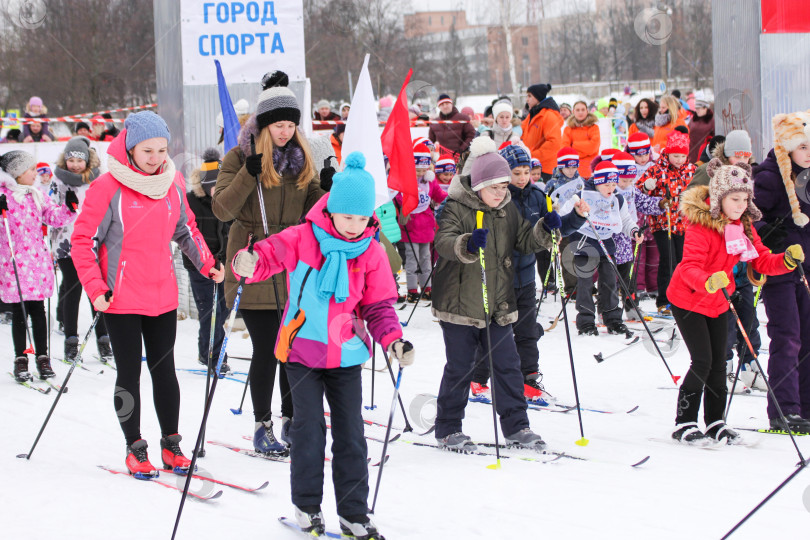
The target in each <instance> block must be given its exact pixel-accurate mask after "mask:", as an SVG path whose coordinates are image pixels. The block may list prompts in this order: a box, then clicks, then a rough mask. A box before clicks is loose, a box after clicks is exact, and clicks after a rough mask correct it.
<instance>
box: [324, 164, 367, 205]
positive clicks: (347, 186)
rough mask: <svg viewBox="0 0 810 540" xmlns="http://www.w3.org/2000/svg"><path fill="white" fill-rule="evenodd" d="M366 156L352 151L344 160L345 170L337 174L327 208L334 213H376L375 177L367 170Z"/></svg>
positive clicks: (333, 180)
mask: <svg viewBox="0 0 810 540" xmlns="http://www.w3.org/2000/svg"><path fill="white" fill-rule="evenodd" d="M365 166H366V158H365V156H363V154H362V153H361V152H352V153H351V154H349V156H348V157H347V158H346V161H344V162H343V171H341V172H339V173H337V174H335V176H334V178H333V179H332V182H333V183H332V189H331V190H330V191H329V199H328V200H327V201H326V209H327V210H329V212H330V213H332V214H352V215H357V216H368V217H371V215H372V214H373V213H374V200H375V195H374V178H372V177H371V175H370V174H369V173H368V172H366V170H365V168H364V167H365Z"/></svg>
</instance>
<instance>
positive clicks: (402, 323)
mask: <svg viewBox="0 0 810 540" xmlns="http://www.w3.org/2000/svg"><path fill="white" fill-rule="evenodd" d="M399 324H401V325H402V327H403V328H404V327H406V326H408V323H406V322H401V323H399Z"/></svg>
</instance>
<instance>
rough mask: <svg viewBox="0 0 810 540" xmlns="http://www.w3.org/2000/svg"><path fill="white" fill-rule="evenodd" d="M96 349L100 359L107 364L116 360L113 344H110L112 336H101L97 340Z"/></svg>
mask: <svg viewBox="0 0 810 540" xmlns="http://www.w3.org/2000/svg"><path fill="white" fill-rule="evenodd" d="M96 349H98V359H99V360H101V361H102V362H103V363H105V364H110V363H112V361H113V360H114V358H113V351H112V345H110V336H101V337H100V338H98V339H97V340H96Z"/></svg>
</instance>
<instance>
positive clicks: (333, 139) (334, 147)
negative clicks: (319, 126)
mask: <svg viewBox="0 0 810 540" xmlns="http://www.w3.org/2000/svg"><path fill="white" fill-rule="evenodd" d="M329 140H330V141H331V142H332V150H333V151H334V152H335V158H336V159H337V162H338V163H341V161H340V149H341V145H342V144H343V143H341V142H340V141H339V140H338V138H337V137H335V135H334V134H332V135H329Z"/></svg>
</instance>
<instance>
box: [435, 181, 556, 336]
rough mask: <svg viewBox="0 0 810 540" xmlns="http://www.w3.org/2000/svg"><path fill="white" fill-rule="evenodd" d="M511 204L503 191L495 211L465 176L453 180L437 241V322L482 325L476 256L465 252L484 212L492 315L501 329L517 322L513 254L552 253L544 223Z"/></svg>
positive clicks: (480, 326) (440, 220)
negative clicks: (533, 221)
mask: <svg viewBox="0 0 810 540" xmlns="http://www.w3.org/2000/svg"><path fill="white" fill-rule="evenodd" d="M511 200H512V198H511V195H509V192H508V191H507V195H506V197H504V199H503V201H501V203H500V204H499V205H498V206H497V208H490V207H489V206H487V205H486V204H484V202H483V201H482V200H481V199H480V198H479V197H478V194H477V193H476V192H474V191H473V190H472V188H471V187H470V177H469V176H455V177H453V181H452V182H451V183H450V189H449V190H448V192H447V203H446V205H445V207H444V210H443V211H442V215H441V218H440V219H439V232H438V233H436V241H435V247H436V251H437V252H438V253H439V260H438V262H437V263H436V270H435V275H434V276H433V306H432V308H431V309H432V311H433V315H434V316H435V317H436V318H438V319H439V320H440V321H444V322H448V323H453V324H460V325H464V326H474V327H476V328H484V327H485V326H486V322H485V321H486V319H485V314H484V303H483V299H482V297H481V267H480V265H479V262H478V261H479V258H478V253H470V252H469V251H467V242H468V241H469V239H470V237H471V236H472V232H473V231H474V230H475V228H476V214H477V212H478V211H482V212H483V213H484V223H483V228H485V229H488V230H489V234H487V246H486V248H485V249H484V259H485V263H486V267H487V293H488V297H487V298H488V303H489V310H490V316H491V318H492V320H493V321H494V322H495V323H496V324H498V325H500V326H506V325H507V324H512V323H513V322H515V321H517V301H516V300H515V289H514V267H513V263H512V255H513V252H514V251H519V252H520V253H526V254H528V253H535V252H538V251H542V250H544V249H550V248H551V242H552V239H551V235H550V234H549V233H548V232H547V231H546V230H545V228H543V222H544V220H545V218H543V219H540V220H539V221H538V222H537V224H535V226H534V227H532V225H531V224H530V223H529V222H528V221H526V220H525V219H523V218H522V217H521V216H520V212H519V211H518V209H517V207H516V206H515V205H514V204H512V202H511Z"/></svg>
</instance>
